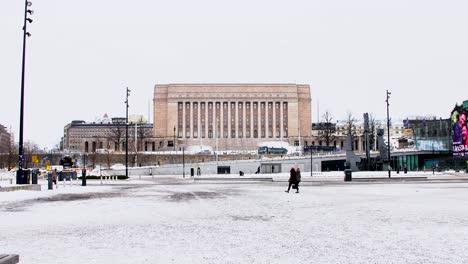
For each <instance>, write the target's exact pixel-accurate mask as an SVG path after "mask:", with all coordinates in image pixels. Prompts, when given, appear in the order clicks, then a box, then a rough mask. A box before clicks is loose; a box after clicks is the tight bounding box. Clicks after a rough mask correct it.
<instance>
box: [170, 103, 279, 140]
mask: <svg viewBox="0 0 468 264" xmlns="http://www.w3.org/2000/svg"><path fill="white" fill-rule="evenodd" d="M177 108H178V111H177V135H178V137H179V138H199V137H202V138H215V137H219V138H281V137H288V103H287V102H277V101H274V102H268V101H260V102H257V101H248V102H245V101H243V102H239V101H237V102H232V101H215V102H211V101H185V102H178V103H177Z"/></svg>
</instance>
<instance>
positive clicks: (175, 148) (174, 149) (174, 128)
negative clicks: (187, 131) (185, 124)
mask: <svg viewBox="0 0 468 264" xmlns="http://www.w3.org/2000/svg"><path fill="white" fill-rule="evenodd" d="M172 144H173V146H174V151H176V145H175V126H174V142H173V143H172Z"/></svg>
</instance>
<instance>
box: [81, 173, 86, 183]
mask: <svg viewBox="0 0 468 264" xmlns="http://www.w3.org/2000/svg"><path fill="white" fill-rule="evenodd" d="M81 186H86V169H83V170H82V171H81Z"/></svg>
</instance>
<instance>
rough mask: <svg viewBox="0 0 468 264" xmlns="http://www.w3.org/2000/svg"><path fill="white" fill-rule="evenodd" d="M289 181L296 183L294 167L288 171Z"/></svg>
mask: <svg viewBox="0 0 468 264" xmlns="http://www.w3.org/2000/svg"><path fill="white" fill-rule="evenodd" d="M289 182H290V183H293V184H294V183H297V180H296V170H295V169H294V168H293V169H291V170H290V171H289Z"/></svg>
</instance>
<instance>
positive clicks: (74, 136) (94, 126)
mask: <svg viewBox="0 0 468 264" xmlns="http://www.w3.org/2000/svg"><path fill="white" fill-rule="evenodd" d="M105 117H106V116H105ZM125 138H126V126H125V118H103V119H102V120H99V121H97V122H96V121H95V122H85V121H83V120H74V121H72V122H71V123H69V124H67V125H66V126H65V127H64V136H63V148H64V149H66V150H68V151H70V152H79V153H92V152H107V151H112V152H114V151H115V152H122V151H125V145H126V142H125ZM135 139H136V140H135ZM128 145H129V148H128V149H129V151H135V149H137V150H138V151H155V150H156V149H157V145H156V142H155V140H154V138H153V124H149V123H137V122H129V126H128Z"/></svg>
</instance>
